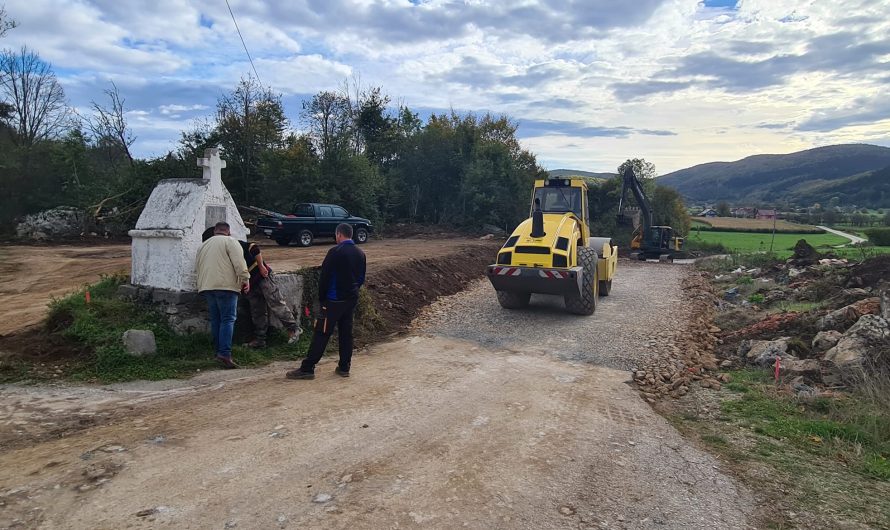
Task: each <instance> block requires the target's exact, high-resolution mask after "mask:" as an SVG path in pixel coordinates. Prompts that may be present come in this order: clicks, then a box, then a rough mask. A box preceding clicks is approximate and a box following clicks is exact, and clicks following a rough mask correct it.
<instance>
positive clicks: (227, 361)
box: [216, 355, 241, 370]
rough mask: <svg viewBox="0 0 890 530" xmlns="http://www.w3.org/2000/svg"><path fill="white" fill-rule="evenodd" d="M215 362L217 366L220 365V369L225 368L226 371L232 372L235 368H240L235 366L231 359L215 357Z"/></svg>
mask: <svg viewBox="0 0 890 530" xmlns="http://www.w3.org/2000/svg"><path fill="white" fill-rule="evenodd" d="M216 361H217V362H218V363H219V364H221V365H222V367H223V368H225V369H226V370H233V369H235V368H241V367H240V366H238V365H237V364H235V361H233V360H232V358H231V357H222V356H221V355H217V356H216Z"/></svg>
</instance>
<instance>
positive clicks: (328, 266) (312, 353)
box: [287, 223, 366, 379]
mask: <svg viewBox="0 0 890 530" xmlns="http://www.w3.org/2000/svg"><path fill="white" fill-rule="evenodd" d="M335 237H336V238H337V246H335V247H334V248H332V249H331V250H329V251H328V255H327V256H325V258H324V262H322V264H321V277H320V278H319V280H318V301H319V303H320V304H321V314H320V315H319V318H317V319H316V320H315V333H314V334H313V335H312V344H311V345H310V346H309V353H308V354H307V355H306V358H305V359H304V360H303V363H302V364H301V365H300V367H299V368H298V369H296V370H291V371H290V372H288V373H287V378H288V379H315V365H316V364H317V363H318V361H320V360H321V356H322V355H323V354H324V350H325V348H326V347H327V345H328V340H330V338H331V334H332V333H333V332H334V327H337V329H338V330H339V334H338V338H339V342H340V362H339V363H338V364H337V368H336V370H334V373H336V374H337V375H340V376H342V377H349V369H350V367H351V363H352V316H353V313H354V312H355V306H356V304H357V303H358V290H359V288H360V287H361V286H362V284H363V283H365V269H366V265H365V253H364V252H362V251H361V250H360V249H359V248H358V247H356V246H355V243H354V242H353V241H352V226H351V225H348V224H345V223H344V224H340V225H338V226H337V232H336V234H335Z"/></svg>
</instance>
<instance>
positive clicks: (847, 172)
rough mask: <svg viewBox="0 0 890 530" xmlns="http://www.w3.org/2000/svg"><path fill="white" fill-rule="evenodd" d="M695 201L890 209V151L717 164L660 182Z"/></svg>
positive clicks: (821, 150)
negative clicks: (836, 203)
mask: <svg viewBox="0 0 890 530" xmlns="http://www.w3.org/2000/svg"><path fill="white" fill-rule="evenodd" d="M658 183H659V184H661V185H663V186H669V187H672V188H674V189H676V190H677V191H679V192H680V194H682V195H683V196H684V197H686V198H687V199H690V200H692V201H694V202H711V203H713V202H718V201H727V202H730V203H733V204H742V203H746V204H755V203H758V204H770V203H781V202H787V203H791V204H796V205H801V206H808V205H810V204H813V203H815V202H818V203H823V204H824V203H826V202H828V201H829V200H830V199H831V198H832V197H838V198H839V199H840V202H841V204H848V205H849V204H856V205H858V206H867V207H873V208H880V207H887V206H890V148H887V147H880V146H876V145H867V144H852V145H832V146H828V147H818V148H816V149H808V150H806V151H799V152H797V153H791V154H787V155H755V156H749V157H748V158H744V159H742V160H739V161H736V162H711V163H709V164H701V165H698V166H693V167H690V168H687V169H681V170H680V171H675V172H673V173H669V174H667V175H664V176H662V177H659V178H658Z"/></svg>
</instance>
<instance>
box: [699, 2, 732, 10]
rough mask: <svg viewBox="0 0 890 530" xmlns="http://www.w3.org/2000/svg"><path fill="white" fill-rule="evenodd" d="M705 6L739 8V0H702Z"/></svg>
mask: <svg viewBox="0 0 890 530" xmlns="http://www.w3.org/2000/svg"><path fill="white" fill-rule="evenodd" d="M702 3H703V4H704V5H705V7H716V8H720V9H736V8H738V1H737V0H704V2H702Z"/></svg>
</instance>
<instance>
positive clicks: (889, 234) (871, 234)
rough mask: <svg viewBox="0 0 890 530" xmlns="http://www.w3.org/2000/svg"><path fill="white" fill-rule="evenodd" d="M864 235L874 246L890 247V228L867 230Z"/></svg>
mask: <svg viewBox="0 0 890 530" xmlns="http://www.w3.org/2000/svg"><path fill="white" fill-rule="evenodd" d="M865 235H867V236H868V239H869V241H871V242H872V244H874V245H877V246H880V247H886V246H890V228H869V229H868V230H866V231H865Z"/></svg>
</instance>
